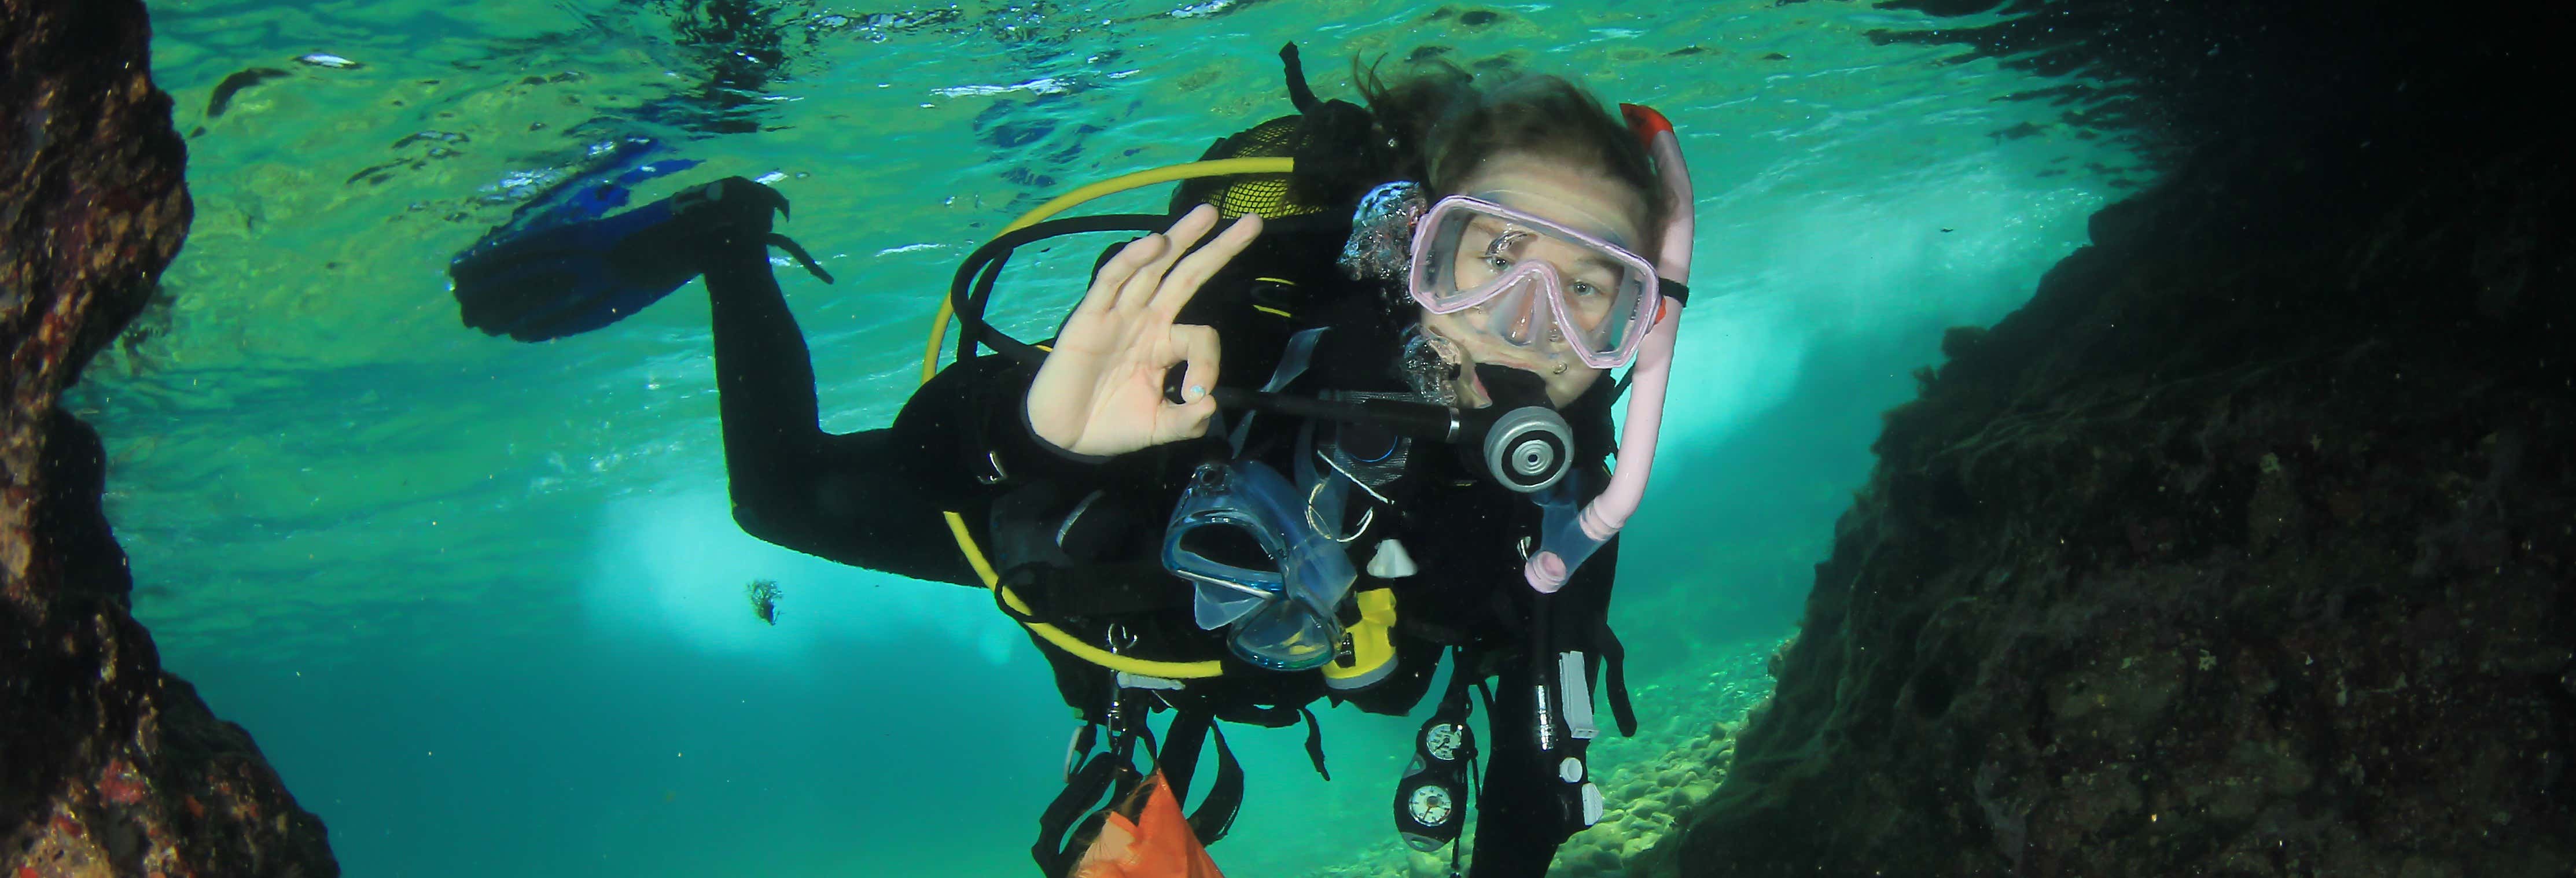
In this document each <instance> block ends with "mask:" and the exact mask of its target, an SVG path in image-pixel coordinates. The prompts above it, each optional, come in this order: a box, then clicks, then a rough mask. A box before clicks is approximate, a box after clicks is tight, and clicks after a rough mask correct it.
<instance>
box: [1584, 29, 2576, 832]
mask: <svg viewBox="0 0 2576 878" xmlns="http://www.w3.org/2000/svg"><path fill="white" fill-rule="evenodd" d="M2480 57H2486V58H2488V59H2489V60H2492V59H2493V58H2494V57H2513V56H2512V55H2510V53H2508V54H2506V55H2502V56H2480ZM2521 57H2523V58H2525V59H2529V58H2532V57H2535V56H2530V55H2525V56H2521ZM2303 60H2312V59H2306V58H2303ZM2427 63H2440V59H2432V60H2431V61H2428V62H2427ZM2381 72H2383V71H2372V74H2373V76H2374V77H2375V76H2377V75H2378V74H2379V73H2381ZM2392 78H2393V79H2394V80H2396V81H2399V82H2405V81H2407V80H2406V79H2405V78H2404V77H2403V76H2393V77H2392ZM2563 80H2564V77H2563V76H2560V77H2554V78H2552V77H2540V78H2535V79H2522V80H2518V81H2517V82H2515V83H2514V85H2516V86H2525V85H2531V84H2535V83H2537V84H2545V85H2554V83H2555V82H2557V81H2563ZM2427 81H2428V80H2422V79H2418V80H2413V82H2414V83H2415V87H2416V88H2418V89H2419V90H2420V89H2422V88H2425V85H2424V83H2425V82H2427ZM2483 85H2486V86H2491V87H2492V86H2501V85H2503V83H2501V82H2488V83H2484V84H2483ZM2493 97H2494V94H2493V93H2492V92H2481V91H2475V90H2470V89H2459V90H2453V91H2449V92H2445V93H2437V94H2430V95H2427V94H2423V93H2421V92H2420V91H2419V92H2418V93H2414V94H2409V95H2407V96H2406V97H2405V98H2404V100H2403V102H2402V103H2403V106H2397V105H2398V104H2399V103H2400V102H2396V101H2391V102H2387V103H2383V104H2370V105H2368V106H2369V107H2372V108H2377V109H2369V110H2363V111H2356V112H2353V113H2350V114H2347V115H2344V116H2341V117H2337V118H2331V119H2326V118H2320V119H2319V120H2318V121H2317V122H2316V124H2315V125H2313V126H2311V127H2308V128H2306V129H2305V130H2285V131H2271V132H2267V133H2265V134H2264V136H2261V137H2252V138H2242V139H2233V140H2224V141H2220V142H2216V143H2214V144H2211V145H2206V146H2203V147H2201V148H2199V149H2198V150H2197V152H2196V153H2195V158H2193V159H2192V160H2191V161H2189V162H2188V163H2187V164H2185V165H2184V166H2182V167H2180V168H2178V169H2176V170H2175V171H2174V172H2172V173H2171V174H2169V175H2168V176H2167V178H2166V179H2165V181H2164V182H2163V183H2162V184H2160V185H2159V186H2158V187H2157V188H2156V189H2154V190H2152V191H2150V192H2148V193H2145V194H2142V195H2140V196H2138V197H2136V198H2133V199H2131V200H2129V201H2126V202H2123V203H2121V204H2118V205H2115V206H2113V207H2111V208H2109V209H2106V210H2104V211H2102V212H2101V213H2100V214H2099V215H2097V216H2096V217H2094V219H2093V225H2092V238H2093V244H2092V246H2090V247H2087V248H2085V249H2083V250H2081V251H2079V252H2077V253H2076V254H2075V255H2073V256H2071V257H2069V258H2067V259H2066V260H2065V261H2063V262H2062V263H2060V264H2059V265H2058V266H2057V267H2056V268H2055V269H2054V270H2053V271H2051V272H2050V273H2049V274H2048V275H2047V277H2046V278H2045V279H2044V280H2043V281H2042V283H2041V285H2040V287H2039V289H2038V290H2037V292H2036V294H2035V295H2034V296H2033V298H2032V300H2031V302H2030V303H2029V304H2028V305H2027V306H2026V307H2024V308H2022V309H2021V310H2020V311H2018V312H2016V313H2014V314H2013V315H2011V316H2010V317H2008V318H2006V319H2005V320H2003V321H2002V322H2000V323H1998V324H1996V325H1995V326H1994V327H1992V328H1991V329H1986V330H1979V329H1961V330H1954V331H1953V332H1952V333H1951V335H1950V336H1949V338H1948V339H1947V340H1946V343H1945V344H1944V350H1945V353H1946V354H1947V355H1948V358H1949V360H1948V363H1947V364H1946V365H1944V366H1942V367H1941V368H1940V369H1939V370H1938V371H1937V372H1931V371H1927V372H1925V373H1924V374H1923V375H1922V376H1921V377H1922V379H1923V388H1922V395H1921V398H1920V399H1919V400H1917V401H1916V402H1913V403H1911V404H1909V405H1907V406H1904V407H1902V408H1900V409H1898V410H1896V411H1894V412H1891V413H1890V414H1889V416H1888V420H1887V425H1886V429H1885V433H1884V434H1883V435H1882V436H1881V437H1880V439H1879V440H1878V442H1877V444H1876V446H1875V449H1876V451H1877V452H1878V454H1879V455H1880V458H1881V460H1880V464H1879V467H1878V469H1877V471H1876V473H1875V474H1874V476H1873V477H1872V479H1871V481H1870V483H1869V485H1868V487H1867V488H1866V489H1865V491H1864V492H1863V493H1862V495H1861V497H1860V498H1859V499H1858V501H1857V503H1856V505H1855V506H1854V508H1853V509H1852V510H1851V511H1850V512H1849V513H1848V514H1847V515H1846V516H1845V517H1844V519H1843V521H1842V523H1841V524H1840V526H1839V528H1838V533H1837V539H1836V543H1835V547H1834V550H1833V552H1832V556H1831V558H1830V559H1829V560H1827V561H1826V562H1825V563H1823V564H1820V565H1818V567H1817V571H1816V583H1815V589H1814V591H1813V593H1812V594H1811V596H1810V597H1809V600H1808V604H1807V611H1806V616H1805V619H1804V621H1803V628H1802V633H1801V635H1800V637H1799V639H1798V640H1797V641H1796V643H1795V644H1794V645H1793V646H1791V647H1789V648H1788V649H1787V650H1786V652H1785V653H1784V656H1783V661H1782V664H1781V667H1780V669H1779V672H1778V677H1779V679H1778V689H1777V694H1776V696H1775V698H1774V700H1773V701H1772V702H1771V703H1770V704H1768V705H1766V706H1765V707H1763V708H1760V709H1757V711H1756V712H1755V714H1754V716H1753V719H1752V720H1751V722H1750V723H1749V725H1748V726H1747V727H1746V728H1745V729H1744V730H1743V731H1742V733H1741V735H1740V739H1739V741H1738V744H1737V747H1736V751H1735V754H1734V760H1733V764H1732V771H1731V773H1730V774H1729V775H1728V776H1727V779H1726V781H1725V783H1724V784H1723V785H1722V786H1721V787H1720V788H1719V790H1718V791H1717V792H1716V794H1715V795H1714V796H1712V797H1710V798H1709V799H1708V800H1707V801H1706V802H1705V803H1703V804H1702V805H1701V806H1699V807H1697V808H1695V809H1692V810H1691V811H1690V812H1689V813H1687V814H1685V815H1684V816H1683V817H1682V818H1681V819H1680V820H1679V821H1678V822H1677V825H1676V830H1675V834H1674V836H1673V837H1672V838H1671V840H1669V841H1667V842H1666V843H1664V844H1662V845H1660V846H1659V847H1658V848H1656V849H1655V850H1653V851H1651V852H1648V853H1646V854H1645V855H1643V856H1641V857H1639V858H1638V860H1636V861H1635V862H1633V863H1632V864H1631V871H1632V874H1647V875H1691V876H1701V875H1723V876H1735V875H1744V876H1774V875H1778V876H1787V875H1800V876H1810V875H1909V876H1911V875H1927V876H1970V875H1975V876H1994V875H2024V876H2059V875H2066V876H2079V875H2080V876H2129V875H2135V876H2170V875H2229V876H2291V875H2331V876H2389V878H2401V876H2402V878H2418V876H2423V878H2431V876H2469V875H2476V876H2520V875H2532V876H2539V875H2565V874H2568V873H2569V871H2570V869H2571V868H2576V778H2571V777H2570V762H2571V760H2576V345H2571V344H2570V343H2569V339H2570V338H2571V337H2576V160H2571V156H2576V137H2570V136H2569V133H2568V131H2567V129H2566V127H2565V126H2564V124H2563V123H2562V122H2561V120H2559V119H2558V118H2555V112H2554V111H2539V112H2526V111H2525V110H2521V109H2516V108H2515V106H2514V105H2503V104H2500V103H2499V102H2497V101H2495V100H2493ZM2564 100H2565V99H2564V96H2563V95H2562V96H2561V97H2559V98H2556V99H2553V100H2548V101H2540V102H2537V103H2531V104H2527V105H2522V106H2525V107H2527V108H2528V109H2530V110H2537V108H2539V107H2543V106H2564V105H2565V103H2564ZM2392 106H2396V107H2397V110H2392V111H2389V112H2380V111H2379V110H2380V109H2386V108H2388V107H2392ZM2400 111H2402V112H2400ZM2284 127H2285V128H2291V127H2292V126H2284Z"/></svg>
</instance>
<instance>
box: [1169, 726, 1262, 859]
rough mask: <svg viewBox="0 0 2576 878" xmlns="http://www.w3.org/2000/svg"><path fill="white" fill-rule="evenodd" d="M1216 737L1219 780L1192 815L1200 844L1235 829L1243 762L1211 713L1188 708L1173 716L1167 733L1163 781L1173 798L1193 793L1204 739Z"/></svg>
mask: <svg viewBox="0 0 2576 878" xmlns="http://www.w3.org/2000/svg"><path fill="white" fill-rule="evenodd" d="M1208 736H1213V737H1215V738H1216V783H1215V784H1214V785H1211V786H1209V787H1208V794H1207V798H1205V799H1201V800H1199V806H1198V809H1197V810H1194V811H1191V812H1190V816H1189V822H1190V832H1191V833H1192V834H1194V835H1197V836H1198V839H1199V844H1202V845H1210V844H1215V843H1217V841H1218V840H1219V839H1223V838H1225V834H1226V832H1227V831H1229V830H1232V829H1233V828H1234V818H1235V815H1236V814H1239V813H1241V812H1242V811H1243V763H1240V762H1237V761H1235V758H1234V749H1233V748H1231V747H1228V746H1226V743H1225V730H1224V729H1220V728H1217V726H1216V718H1215V717H1214V716H1212V715H1210V714H1207V713H1204V712H1201V711H1195V710H1189V711H1182V712H1181V713H1180V714H1179V715H1178V716H1175V717H1173V718H1172V727H1171V728H1170V729H1168V730H1166V731H1165V733H1164V738H1165V741H1164V746H1163V762H1162V770H1163V781H1164V782H1165V783H1168V784H1171V786H1172V796H1173V798H1174V799H1182V798H1186V797H1188V796H1189V794H1190V779H1191V776H1192V775H1193V774H1195V773H1196V772H1197V769H1198V761H1199V747H1200V744H1201V742H1202V739H1203V738H1205V737H1208Z"/></svg>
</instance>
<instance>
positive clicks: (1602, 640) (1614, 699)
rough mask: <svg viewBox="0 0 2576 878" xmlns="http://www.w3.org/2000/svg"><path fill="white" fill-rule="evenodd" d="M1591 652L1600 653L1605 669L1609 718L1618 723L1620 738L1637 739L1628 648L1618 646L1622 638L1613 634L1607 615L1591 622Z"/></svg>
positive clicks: (1594, 618) (1604, 678) (1603, 676)
mask: <svg viewBox="0 0 2576 878" xmlns="http://www.w3.org/2000/svg"><path fill="white" fill-rule="evenodd" d="M1592 648H1593V649H1594V650H1597V651H1599V652H1600V653H1601V663H1602V665H1604V666H1605V670H1604V673H1603V674H1602V682H1603V683H1604V684H1606V685H1607V687H1608V688H1609V690H1610V718H1611V719H1614V720H1617V721H1618V723H1619V734H1620V736H1621V737H1627V738H1634V737H1636V736H1637V709H1636V708H1635V707H1632V706H1630V705H1629V703H1628V670H1627V669H1628V648H1627V647H1625V646H1621V645H1619V635H1617V634H1613V633H1610V618H1609V616H1608V615H1607V614H1604V615H1601V616H1596V617H1593V619H1592Z"/></svg>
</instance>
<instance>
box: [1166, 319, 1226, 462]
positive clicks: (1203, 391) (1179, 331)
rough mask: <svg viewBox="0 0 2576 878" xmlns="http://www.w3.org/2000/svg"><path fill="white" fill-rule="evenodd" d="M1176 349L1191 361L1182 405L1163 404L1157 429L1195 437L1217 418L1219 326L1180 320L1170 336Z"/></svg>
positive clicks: (1185, 375) (1184, 379)
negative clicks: (1159, 425)
mask: <svg viewBox="0 0 2576 878" xmlns="http://www.w3.org/2000/svg"><path fill="white" fill-rule="evenodd" d="M1168 337H1169V338H1170V339H1171V342H1172V350H1173V353H1174V354H1175V355H1176V356H1178V357H1180V358H1181V361H1182V362H1183V363H1186V364H1188V368H1187V369H1185V370H1184V371H1183V373H1182V377H1181V398H1182V399H1183V400H1186V402H1184V403H1182V404H1180V405H1177V406H1175V405H1165V406H1162V407H1161V408H1162V411H1161V412H1159V413H1158V415H1157V420H1159V421H1160V422H1161V426H1162V429H1160V430H1157V431H1156V432H1158V433H1160V434H1161V435H1162V436H1163V437H1166V438H1167V439H1169V438H1196V437H1199V436H1205V435H1207V431H1208V424H1209V423H1210V422H1211V421H1213V420H1214V419H1215V418H1216V396H1215V394H1213V393H1211V392H1210V391H1211V390H1213V389H1215V387H1216V379H1217V362H1218V360H1219V357H1218V342H1217V335H1216V330H1215V329H1213V328H1210V327H1206V326H1196V325H1191V324H1181V325H1178V326H1174V327H1172V328H1171V330H1170V335H1169V336H1168Z"/></svg>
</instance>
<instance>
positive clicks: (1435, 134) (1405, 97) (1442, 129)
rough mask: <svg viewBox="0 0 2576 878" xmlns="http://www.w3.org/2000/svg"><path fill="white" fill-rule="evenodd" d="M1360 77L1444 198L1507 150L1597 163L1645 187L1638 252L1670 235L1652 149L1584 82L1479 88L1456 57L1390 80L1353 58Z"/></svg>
mask: <svg viewBox="0 0 2576 878" xmlns="http://www.w3.org/2000/svg"><path fill="white" fill-rule="evenodd" d="M1351 81H1352V82H1353V83H1356V84H1357V85H1358V87H1359V92H1360V94H1361V95H1362V96H1363V97H1365V98H1366V99H1367V100H1368V105H1369V111H1370V112H1371V113H1372V114H1374V115H1375V116H1376V117H1377V122H1378V126H1379V128H1381V129H1382V130H1384V131H1385V132H1386V135H1387V136H1388V137H1389V138H1391V139H1392V140H1393V141H1394V146H1395V151H1396V155H1397V156H1398V167H1399V170H1400V171H1401V172H1402V173H1403V174H1404V175H1405V176H1407V177H1410V178H1412V179H1415V180H1420V181H1422V183H1423V184H1424V185H1425V186H1427V187H1429V188H1430V190H1431V191H1432V193H1433V194H1434V195H1435V196H1440V195H1452V194H1456V192H1457V187H1458V185H1459V184H1461V183H1463V182H1465V178H1466V176H1467V175H1468V174H1469V173H1470V172H1472V171H1473V170H1474V169H1475V168H1476V167H1477V166H1478V165H1480V164H1482V163H1483V162H1484V160H1485V159H1487V158H1491V157H1493V156H1494V155H1497V154H1500V153H1506V152H1519V153H1528V154H1531V155H1535V156H1538V157H1541V158H1546V159H1552V160H1556V161H1563V162H1572V163H1579V164H1584V165H1589V166H1591V167H1595V168H1599V169H1600V170H1601V171H1602V172H1603V173H1605V174H1608V175H1609V176H1610V178H1611V179H1613V180H1617V181H1619V182H1620V183H1623V184H1626V185H1627V186H1628V188H1629V189H1631V190H1634V191H1635V192H1636V193H1637V198H1638V201H1639V202H1640V203H1642V204H1644V205H1645V208H1646V214H1645V216H1644V217H1643V219H1644V229H1643V231H1644V232H1645V234H1646V235H1648V236H1649V240H1647V241H1645V242H1643V244H1644V249H1641V250H1640V251H1639V252H1640V253H1644V254H1649V258H1652V257H1651V254H1653V253H1654V252H1655V250H1654V249H1652V248H1653V246H1654V243H1655V242H1654V241H1653V240H1652V236H1655V235H1657V234H1659V233H1661V232H1662V230H1663V226H1664V219H1665V218H1666V216H1667V215H1668V214H1669V212H1670V211H1671V210H1672V209H1673V205H1672V204H1671V203H1670V200H1671V199H1670V198H1669V196H1667V195H1666V194H1665V192H1664V187H1663V185H1662V184H1661V182H1660V181H1658V180H1656V179H1655V168H1654V162H1653V160H1652V159H1651V158H1649V157H1648V156H1647V154H1646V147H1645V145H1644V144H1642V143H1640V142H1638V140H1637V137H1636V135H1635V134H1633V133H1631V132H1630V131H1629V130H1628V126H1627V124H1626V123H1625V122H1622V121H1621V120H1620V119H1619V117H1618V115H1616V114H1614V113H1611V112H1610V111H1609V110H1608V109H1606V108H1604V107H1603V106H1602V105H1601V101H1600V99H1598V98H1595V97H1593V96H1592V93H1591V92H1588V91H1585V90H1584V89H1583V87H1582V86H1579V85H1576V84H1574V83H1573V82H1571V81H1568V80H1566V79H1565V78H1563V77H1559V76H1549V75H1543V74H1505V75H1504V78H1501V79H1500V80H1499V81H1496V80H1493V79H1490V78H1489V80H1488V84H1487V85H1486V86H1485V87H1481V88H1480V87H1479V84H1478V83H1477V82H1476V81H1475V74H1472V73H1469V72H1467V71H1466V70H1465V69H1463V68H1460V67H1459V66H1457V65H1455V64H1451V63H1449V62H1447V61H1437V62H1434V63H1432V64H1429V65H1418V66H1416V67H1415V69H1414V71H1412V72H1411V73H1409V74H1407V75H1402V76H1399V77H1398V78H1397V79H1396V81H1395V82H1393V83H1389V82H1387V81H1386V80H1385V79H1382V78H1380V77H1379V76H1378V72H1377V64H1375V63H1370V64H1367V65H1362V64H1361V63H1360V60H1359V59H1358V58H1353V59H1351Z"/></svg>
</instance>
